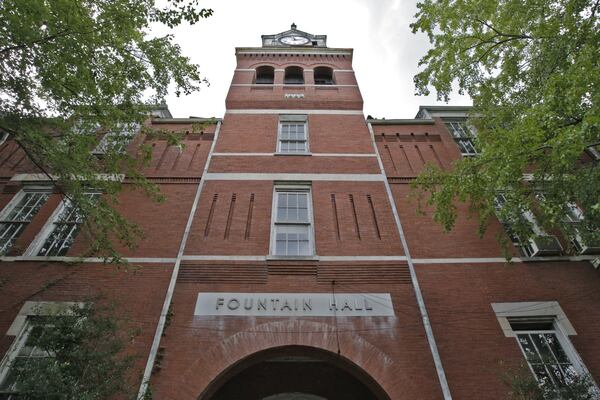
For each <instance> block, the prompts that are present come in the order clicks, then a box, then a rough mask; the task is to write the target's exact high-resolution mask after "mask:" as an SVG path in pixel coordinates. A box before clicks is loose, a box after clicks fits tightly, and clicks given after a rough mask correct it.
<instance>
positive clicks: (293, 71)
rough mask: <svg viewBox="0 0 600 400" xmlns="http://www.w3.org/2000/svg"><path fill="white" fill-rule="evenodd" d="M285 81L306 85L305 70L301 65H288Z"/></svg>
mask: <svg viewBox="0 0 600 400" xmlns="http://www.w3.org/2000/svg"><path fill="white" fill-rule="evenodd" d="M283 83H284V84H286V85H304V70H303V69H302V68H301V67H287V68H286V69H285V76H284V78H283Z"/></svg>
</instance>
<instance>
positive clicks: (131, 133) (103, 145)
mask: <svg viewBox="0 0 600 400" xmlns="http://www.w3.org/2000/svg"><path fill="white" fill-rule="evenodd" d="M140 127H141V125H140V124H138V123H131V124H119V125H118V126H117V127H116V129H115V130H110V131H107V132H105V133H104V134H103V135H102V137H101V138H100V140H99V141H98V144H97V145H96V147H94V149H93V150H92V154H93V155H95V156H100V157H101V156H103V155H105V154H106V153H107V152H108V150H109V148H111V145H110V143H109V141H110V140H111V138H120V137H123V143H119V146H120V148H116V149H115V152H116V153H118V154H124V153H126V152H127V149H128V148H129V145H130V144H131V142H132V141H133V139H134V138H135V136H136V135H137V133H138V132H139V130H140ZM112 147H115V143H113V144H112Z"/></svg>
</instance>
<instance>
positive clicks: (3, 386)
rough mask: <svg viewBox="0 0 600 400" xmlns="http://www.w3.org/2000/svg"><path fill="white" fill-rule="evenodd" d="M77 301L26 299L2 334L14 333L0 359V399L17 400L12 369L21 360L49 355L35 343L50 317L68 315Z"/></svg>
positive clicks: (13, 370)
mask: <svg viewBox="0 0 600 400" xmlns="http://www.w3.org/2000/svg"><path fill="white" fill-rule="evenodd" d="M75 306H78V307H81V306H82V304H81V303H72V302H39V301H26V302H25V304H23V306H22V307H21V310H20V311H19V314H18V315H17V317H16V318H15V319H14V321H13V323H12V324H11V326H10V327H9V329H8V332H6V334H7V335H8V336H16V337H15V340H14V341H13V344H12V346H11V347H10V349H9V350H8V352H7V353H6V356H5V357H4V359H3V360H2V362H1V363H0V400H17V399H18V398H19V396H18V388H17V387H16V385H15V380H16V376H15V369H14V368H13V367H14V366H18V365H19V364H22V363H24V362H35V361H38V360H40V361H42V360H44V359H48V358H49V357H52V355H51V354H49V353H48V352H46V351H44V350H43V349H41V348H39V347H38V346H37V345H36V343H39V340H40V339H41V338H43V335H45V334H47V333H48V332H50V331H49V329H50V328H51V327H52V325H51V323H52V321H53V318H56V317H57V316H59V315H70V314H71V313H72V311H71V308H72V307H75Z"/></svg>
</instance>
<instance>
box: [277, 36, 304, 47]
mask: <svg viewBox="0 0 600 400" xmlns="http://www.w3.org/2000/svg"><path fill="white" fill-rule="evenodd" d="M279 41H280V42H281V43H283V44H289V45H290V46H299V45H302V44H306V43H308V42H309V41H310V40H309V39H308V38H307V37H305V36H300V35H291V36H284V37H282V38H281V39H279Z"/></svg>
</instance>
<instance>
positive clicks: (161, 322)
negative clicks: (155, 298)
mask: <svg viewBox="0 0 600 400" xmlns="http://www.w3.org/2000/svg"><path fill="white" fill-rule="evenodd" d="M220 130H221V121H219V122H218V123H217V127H216V129H215V136H214V138H213V142H212V144H211V146H210V150H209V152H208V157H207V158H206V163H205V164H204V171H203V174H202V176H205V175H206V174H207V172H208V167H209V165H210V160H211V157H212V153H213V151H214V150H215V145H216V143H217V140H218V139H219V132H220ZM204 182H206V180H205V179H201V180H200V183H199V184H198V188H197V189H196V195H195V197H194V202H193V203H192V208H191V209H190V214H189V215H188V220H187V223H186V225H185V230H184V231H183V237H182V238H181V244H180V246H179V251H178V252H177V259H176V260H175V265H174V266H173V272H172V273H171V280H170V281H169V287H168V288H167V293H166V294H165V301H164V303H163V307H162V310H161V313H160V317H159V319H158V324H157V325H156V332H155V334H154V339H153V340H152V347H151V348H150V353H149V354H148V361H147V362H146V368H145V369H144V375H143V377H142V382H141V384H140V389H139V391H138V400H143V399H144V398H145V397H146V391H147V390H148V385H149V383H150V378H151V377H152V369H153V368H154V362H155V360H156V355H157V354H158V349H159V346H160V340H161V338H162V334H163V332H164V329H165V324H166V321H167V316H168V314H169V308H170V307H171V301H172V300H173V293H174V292H175V284H176V283H177V276H178V275H179V266H180V265H181V259H182V258H183V253H184V251H185V246H186V244H187V240H188V237H189V234H190V230H191V228H192V222H193V220H194V215H195V214H196V208H197V207H198V203H199V201H200V195H201V194H202V189H203V188H204Z"/></svg>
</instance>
